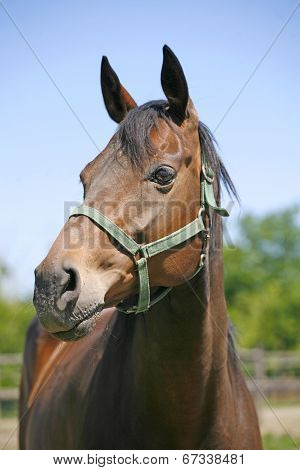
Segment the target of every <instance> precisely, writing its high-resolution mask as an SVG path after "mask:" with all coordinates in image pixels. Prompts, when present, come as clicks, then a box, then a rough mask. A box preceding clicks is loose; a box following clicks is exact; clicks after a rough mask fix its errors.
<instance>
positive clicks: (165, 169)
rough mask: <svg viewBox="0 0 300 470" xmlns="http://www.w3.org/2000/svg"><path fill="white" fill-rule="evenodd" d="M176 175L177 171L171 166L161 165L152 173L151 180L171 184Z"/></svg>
mask: <svg viewBox="0 0 300 470" xmlns="http://www.w3.org/2000/svg"><path fill="white" fill-rule="evenodd" d="M175 176H176V171H175V170H174V169H173V168H171V167H170V166H160V167H159V168H156V170H155V171H154V172H153V173H152V174H151V177H150V180H151V181H154V182H155V183H158V184H161V185H166V184H170V183H171V182H172V181H173V179H174V178H175Z"/></svg>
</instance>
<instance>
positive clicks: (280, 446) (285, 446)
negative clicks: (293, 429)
mask: <svg viewBox="0 0 300 470" xmlns="http://www.w3.org/2000/svg"><path fill="white" fill-rule="evenodd" d="M295 441H296V443H294V442H293V441H292V440H291V438H290V437H289V436H288V435H287V434H282V435H281V436H275V435H274V434H265V435H264V436H263V446H264V449H265V450H295V449H297V448H300V438H297V439H296V440H295ZM296 446H297V447H296Z"/></svg>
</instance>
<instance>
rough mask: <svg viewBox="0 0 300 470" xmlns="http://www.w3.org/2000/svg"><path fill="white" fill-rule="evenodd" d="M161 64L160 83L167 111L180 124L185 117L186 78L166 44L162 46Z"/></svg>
mask: <svg viewBox="0 0 300 470" xmlns="http://www.w3.org/2000/svg"><path fill="white" fill-rule="evenodd" d="M163 56H164V59H163V65H162V70H161V85H162V89H163V90H164V93H165V95H166V97H167V100H168V103H169V113H170V115H171V116H172V117H173V119H174V120H175V121H176V122H177V123H178V124H181V123H182V121H184V119H185V117H186V108H187V105H188V99H189V90H188V86H187V82H186V78H185V75H184V72H183V70H182V67H181V65H180V62H179V60H178V59H177V57H176V55H175V54H174V52H173V51H172V50H171V49H170V48H169V47H168V46H166V45H164V47H163Z"/></svg>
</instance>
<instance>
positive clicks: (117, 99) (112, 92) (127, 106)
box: [101, 56, 137, 123]
mask: <svg viewBox="0 0 300 470" xmlns="http://www.w3.org/2000/svg"><path fill="white" fill-rule="evenodd" d="M101 88H102V94H103V99H104V104H105V107H106V109H107V112H108V114H109V115H110V117H111V118H112V119H113V120H114V121H115V122H117V123H119V122H121V121H123V119H124V118H125V116H126V114H127V113H128V111H130V110H131V109H133V108H135V107H136V106H137V104H136V102H135V101H134V99H133V98H132V97H131V96H130V94H129V93H128V91H127V90H125V88H124V87H123V86H122V85H121V83H120V80H119V78H118V76H117V74H116V72H115V71H114V70H113V69H112V67H111V65H110V63H109V62H108V59H107V57H105V56H103V57H102V62H101Z"/></svg>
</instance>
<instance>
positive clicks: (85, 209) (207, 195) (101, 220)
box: [70, 160, 229, 313]
mask: <svg viewBox="0 0 300 470" xmlns="http://www.w3.org/2000/svg"><path fill="white" fill-rule="evenodd" d="M204 162H205V160H204ZM213 181H214V175H213V172H212V171H211V170H210V169H208V168H207V167H206V166H205V164H204V165H203V168H202V172H201V208H200V210H199V213H198V217H197V218H196V219H194V220H193V221H192V222H190V223H189V224H187V225H185V226H184V227H182V228H180V229H179V230H176V231H175V232H172V233H170V234H169V235H166V236H165V237H163V238H160V239H159V240H155V241H154V242H151V243H147V244H146V245H140V244H138V243H136V241H135V240H133V238H132V237H130V236H129V235H127V233H125V232H124V230H122V229H121V228H120V227H118V226H117V225H116V224H115V223H114V222H112V220H110V219H109V218H108V217H106V216H105V215H104V214H103V213H102V212H100V211H98V210H97V209H95V208H94V207H90V206H86V205H82V206H79V207H77V208H76V209H74V210H73V212H72V213H71V215H70V217H74V216H78V215H84V216H86V217H88V218H89V219H91V220H93V221H94V222H96V224H97V225H99V227H100V228H102V229H103V230H105V231H106V232H107V233H108V234H109V235H111V237H112V238H113V239H114V240H116V241H117V242H118V243H119V244H120V245H121V247H122V248H123V249H125V250H126V251H127V252H128V253H130V255H131V256H132V257H133V259H134V262H135V265H136V268H137V273H138V277H139V300H138V304H137V305H136V306H133V307H130V308H126V307H122V303H121V304H119V305H118V306H117V308H118V310H120V311H122V312H124V313H141V312H145V311H147V310H148V309H149V308H150V307H151V306H152V305H154V304H155V303H157V302H158V301H159V300H161V299H162V298H163V297H165V296H166V295H167V294H168V293H169V292H170V290H171V289H172V288H171V287H165V288H163V290H162V291H160V292H159V295H158V296H155V297H154V298H153V299H152V300H151V299H150V285H149V275H148V265H147V259H149V258H152V257H153V256H156V255H158V254H159V253H163V252H164V251H167V250H170V249H171V248H173V247H175V246H177V245H180V244H181V243H183V242H185V241H187V240H189V239H190V238H192V237H194V236H195V235H197V234H199V233H202V235H203V236H204V241H206V240H207V239H208V237H209V230H207V229H206V228H205V226H204V222H203V219H202V214H203V213H206V214H208V215H209V207H211V208H212V209H213V210H215V211H217V212H218V213H220V215H222V216H226V217H227V216H228V215H229V214H228V212H227V211H226V209H223V208H221V207H218V206H217V203H216V200H215V196H214V191H213ZM204 261H205V252H204V251H203V250H202V253H201V254H200V262H199V266H198V269H197V270H196V272H195V273H194V274H193V277H194V276H195V275H196V274H197V273H198V272H199V271H200V269H201V268H202V267H203V266H204Z"/></svg>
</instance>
